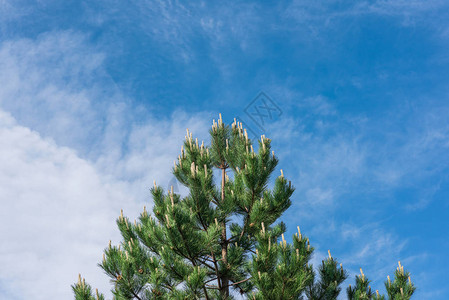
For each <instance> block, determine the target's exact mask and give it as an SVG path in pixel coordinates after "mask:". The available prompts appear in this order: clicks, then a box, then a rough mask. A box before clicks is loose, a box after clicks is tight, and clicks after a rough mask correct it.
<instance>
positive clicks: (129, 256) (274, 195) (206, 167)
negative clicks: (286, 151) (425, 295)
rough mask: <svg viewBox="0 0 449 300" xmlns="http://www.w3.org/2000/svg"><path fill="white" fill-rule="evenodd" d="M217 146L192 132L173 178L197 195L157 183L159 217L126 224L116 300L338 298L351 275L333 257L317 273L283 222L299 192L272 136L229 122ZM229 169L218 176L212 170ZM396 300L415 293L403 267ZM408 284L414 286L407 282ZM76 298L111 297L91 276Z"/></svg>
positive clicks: (112, 252) (363, 288)
mask: <svg viewBox="0 0 449 300" xmlns="http://www.w3.org/2000/svg"><path fill="white" fill-rule="evenodd" d="M210 136H211V145H210V147H207V146H204V144H203V143H201V145H200V144H199V143H198V140H197V139H195V140H194V139H193V137H192V134H191V133H190V132H189V131H188V130H187V135H186V140H185V142H184V144H183V146H182V147H181V154H180V155H179V156H178V161H177V162H175V164H174V168H173V174H174V175H175V176H176V178H177V180H178V181H179V182H180V183H182V184H183V185H185V186H186V187H187V188H188V190H189V194H188V195H187V196H186V197H183V198H181V196H180V195H178V194H175V193H174V192H173V188H172V189H171V190H170V191H168V192H166V191H164V190H163V189H162V188H161V187H160V186H157V185H156V183H155V184H154V187H153V188H152V189H151V194H152V197H153V202H154V206H153V213H152V215H150V214H149V213H148V212H147V211H146V208H145V207H144V210H143V212H142V213H141V215H140V217H139V219H138V220H136V221H134V222H130V221H129V219H128V218H127V217H124V216H123V211H121V214H120V216H119V218H118V219H117V226H118V228H119V230H120V232H121V234H122V237H123V241H122V242H121V243H120V245H118V246H112V245H111V243H109V246H108V247H107V248H106V249H105V251H104V255H103V261H102V262H101V263H100V264H99V266H100V267H101V268H102V269H103V270H104V272H105V273H106V274H107V275H108V276H109V278H110V280H111V283H112V284H113V288H112V293H113V295H114V299H233V297H232V293H231V292H230V291H232V290H234V291H235V292H237V293H241V294H242V295H245V296H246V298H249V299H270V300H271V299H273V300H275V299H303V298H304V297H306V298H307V299H337V296H338V295H339V294H340V292H341V284H342V283H343V281H344V280H345V279H346V278H347V272H346V271H345V270H343V267H342V266H341V264H339V263H338V262H337V260H336V259H335V258H333V257H332V256H331V255H330V252H329V258H328V259H326V260H324V261H323V262H322V264H321V265H320V266H319V268H318V276H317V274H315V271H314V269H313V266H312V265H311V264H310V263H309V261H310V259H311V257H312V254H313V250H314V249H313V248H312V247H311V246H310V243H309V239H308V238H307V237H306V236H304V235H302V234H301V232H300V229H299V227H298V232H297V233H296V234H295V235H294V236H293V240H292V243H291V244H288V243H287V242H286V240H285V237H284V233H285V232H286V226H285V224H284V223H283V222H279V220H278V219H279V217H280V216H281V215H282V214H283V213H284V211H285V210H287V209H288V208H289V207H290V205H291V199H290V198H291V196H292V194H293V192H294V188H293V187H292V184H291V182H290V181H288V180H287V179H286V178H285V177H284V175H283V173H282V170H281V175H280V176H278V177H277V178H275V180H274V186H273V189H269V188H268V183H269V180H270V177H271V175H272V173H273V171H274V169H275V168H276V166H277V164H278V159H277V158H276V157H275V155H274V152H273V151H271V140H270V139H268V138H266V137H265V136H262V137H261V139H260V140H259V141H258V151H257V152H255V151H254V149H253V144H252V141H251V140H250V139H249V138H248V135H247V133H246V130H244V129H243V128H242V124H240V123H238V122H236V121H234V123H233V124H232V126H231V127H229V126H227V125H225V124H224V123H223V121H222V120H221V116H220V119H219V120H218V123H216V122H215V121H214V122H213V126H212V128H211V130H210ZM214 169H218V170H219V171H220V176H219V178H215V177H214V173H213V170H214ZM395 276H396V277H395V280H394V281H393V283H390V282H389V281H388V283H387V284H386V287H387V291H388V297H389V299H409V298H410V296H411V295H412V294H413V292H414V290H415V287H414V286H413V285H412V284H411V282H410V280H409V277H408V273H407V272H404V270H403V268H402V267H401V266H400V268H398V270H397V271H396V274H395ZM407 280H408V281H407ZM368 283H369V281H368V279H366V278H365V276H364V275H363V274H362V275H361V276H357V277H356V286H355V287H354V288H351V287H349V288H348V290H347V294H348V298H349V299H384V297H383V296H382V297H380V298H373V297H376V296H373V294H372V292H371V289H370V288H369V286H368ZM72 288H73V291H74V294H75V299H77V300H78V299H79V300H81V299H83V300H90V299H103V298H104V297H103V295H100V294H98V291H97V292H96V295H93V291H92V288H91V287H90V286H89V285H88V284H86V283H85V282H84V279H83V280H82V279H81V277H80V279H79V282H78V283H77V284H75V285H73V286H72Z"/></svg>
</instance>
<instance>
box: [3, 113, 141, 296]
mask: <svg viewBox="0 0 449 300" xmlns="http://www.w3.org/2000/svg"><path fill="white" fill-rule="evenodd" d="M0 120H1V126H0V137H1V138H0V176H1V179H0V182H1V185H0V199H1V201H2V206H3V209H2V218H1V219H2V226H1V227H0V235H1V236H2V238H3V240H4V241H5V242H4V243H2V245H1V246H0V251H1V258H0V260H1V262H0V264H1V265H2V269H1V271H0V278H1V280H2V281H3V280H6V279H7V280H8V281H9V284H8V288H9V289H10V292H11V293H13V294H16V296H17V297H18V298H20V299H31V298H32V299H49V298H58V299H67V298H70V297H71V291H70V284H71V283H73V282H74V281H76V275H77V273H78V272H82V273H83V274H85V275H86V276H87V277H88V278H89V279H91V280H92V283H94V284H95V285H97V286H99V287H100V288H102V287H103V288H104V287H106V286H107V280H105V278H102V277H100V276H98V275H99V272H98V271H97V270H95V269H96V266H95V264H96V263H97V262H98V261H100V258H101V253H102V249H103V248H104V247H105V245H106V244H107V241H108V240H109V239H114V240H117V237H118V235H117V230H115V224H114V221H115V217H116V215H117V211H118V210H119V207H120V206H121V205H124V203H123V199H127V197H126V194H125V193H124V190H123V189H120V188H117V187H115V185H114V184H111V183H110V182H104V181H103V178H102V176H101V175H100V174H99V173H98V171H97V170H95V168H94V167H93V166H92V165H91V164H90V163H89V162H87V161H85V160H83V159H80V158H79V157H78V156H77V155H76V154H75V153H74V151H73V150H71V149H68V148H65V147H58V146H57V145H56V144H55V143H54V142H53V141H52V140H50V139H43V138H42V137H41V136H40V135H39V134H38V133H37V132H34V131H31V130H29V129H28V128H26V127H23V126H20V125H18V124H16V122H15V121H14V120H13V118H12V117H11V116H10V115H8V114H7V113H5V112H3V111H1V112H0ZM126 204H127V206H130V207H132V208H133V209H135V207H134V205H133V202H131V201H130V202H128V203H126ZM50 283H51V285H50Z"/></svg>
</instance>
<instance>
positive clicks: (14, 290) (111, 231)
mask: <svg viewBox="0 0 449 300" xmlns="http://www.w3.org/2000/svg"><path fill="white" fill-rule="evenodd" d="M103 59H104V55H103V54H101V53H99V52H98V51H96V49H95V48H93V47H91V45H90V44H89V43H88V42H87V40H86V38H85V36H83V35H80V34H78V33H74V32H53V33H47V34H44V35H42V36H40V37H39V38H38V39H37V40H29V39H22V40H16V41H8V42H4V43H3V44H2V45H1V47H0V64H1V68H0V79H1V81H2V84H3V87H4V88H2V89H1V91H0V155H1V157H0V201H2V204H3V210H2V212H1V216H2V226H1V228H0V235H1V236H2V237H3V238H4V240H5V241H6V242H5V243H2V245H1V246H0V253H1V256H2V258H1V261H0V265H2V269H1V270H0V287H1V288H0V297H3V296H5V297H6V295H8V297H9V295H11V297H16V298H17V299H51V298H58V299H70V298H73V295H72V292H71V288H70V285H71V284H72V283H74V282H75V281H76V280H77V275H78V273H82V275H83V276H85V277H86V280H87V281H88V282H89V283H91V284H92V285H93V286H94V287H98V288H99V289H100V290H101V291H103V292H105V293H106V294H109V293H108V291H109V288H110V285H109V283H108V278H107V276H106V275H104V274H103V273H102V271H101V269H99V268H98V267H97V266H96V264H97V263H98V262H99V261H100V260H101V255H102V252H103V248H104V247H105V246H106V245H107V243H108V240H109V239H112V240H113V241H115V242H116V243H117V242H118V241H119V240H120V237H119V232H118V229H116V225H115V219H116V217H117V216H118V214H119V211H120V208H123V209H124V211H125V214H126V215H128V216H129V217H130V218H131V219H134V218H136V217H137V216H138V214H139V212H140V211H141V209H142V206H143V205H147V207H149V208H150V207H151V205H152V202H151V199H150V193H149V191H148V188H149V187H151V186H152V182H153V180H156V181H157V182H158V183H159V184H161V185H162V186H163V187H164V188H166V186H167V185H168V182H169V180H170V179H171V178H172V176H171V167H172V164H173V160H174V159H176V157H177V155H178V153H179V147H180V145H181V143H182V140H183V138H184V135H185V128H186V127H189V128H190V129H191V131H192V132H193V134H194V135H196V136H198V137H199V138H207V130H208V128H209V126H208V123H209V122H208V120H209V118H210V117H209V115H208V114H206V113H203V114H197V115H188V114H186V113H183V112H181V111H175V112H173V114H172V115H171V116H169V117H163V118H162V117H160V116H157V115H154V114H152V113H151V112H148V111H144V112H143V113H144V114H145V117H146V118H145V119H144V121H141V122H139V123H137V121H136V120H135V119H133V118H134V117H135V116H136V115H139V113H140V115H141V114H143V113H142V112H141V111H140V112H139V109H140V108H134V107H131V106H130V105H129V101H128V100H127V99H126V98H124V97H123V96H122V95H121V94H120V92H119V91H118V90H117V89H115V87H114V86H113V85H109V83H110V81H108V77H107V75H105V74H104V66H103ZM106 86H107V88H108V89H110V90H111V91H110V92H108V93H104V92H103V91H104V90H105V87H106ZM206 115H207V117H205V116H206ZM99 120H100V121H99ZM50 283H51V284H50Z"/></svg>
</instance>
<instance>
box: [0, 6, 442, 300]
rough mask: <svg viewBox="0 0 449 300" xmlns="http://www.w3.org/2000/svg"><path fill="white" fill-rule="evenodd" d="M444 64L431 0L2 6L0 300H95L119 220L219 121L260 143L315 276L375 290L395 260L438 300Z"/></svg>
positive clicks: (144, 201) (438, 15)
mask: <svg viewBox="0 0 449 300" xmlns="http://www.w3.org/2000/svg"><path fill="white" fill-rule="evenodd" d="M448 53H449V4H448V3H447V2H446V1H443V0H430V1H417V0H409V1H405V0H397V1H393V0H390V1H387V0H383V1H357V2H353V1H272V2H269V1H265V2H263V3H258V2H234V3H227V4H222V3H219V2H214V3H211V2H200V1H198V2H192V3H187V2H174V1H132V2H131V3H125V1H111V0H109V1H63V2H61V1H17V0H16V1H9V0H3V1H0V82H1V85H0V200H1V201H2V203H4V205H3V207H4V209H3V210H2V211H1V212H0V216H1V218H0V219H1V220H2V221H1V222H2V226H1V229H0V235H1V237H2V239H3V240H4V241H5V240H6V241H7V242H6V243H2V245H1V246H0V254H1V255H0V265H2V268H1V270H0V298H8V299H29V298H32V299H50V298H59V299H66V298H67V299H69V298H70V297H72V296H71V290H70V284H71V283H73V282H74V281H76V279H77V275H78V273H79V272H81V273H82V274H83V276H85V277H86V280H87V281H89V282H90V283H92V285H94V286H96V287H99V288H100V289H101V290H103V291H105V292H107V291H108V287H109V284H108V280H107V278H106V277H105V276H104V275H103V274H102V272H101V270H100V269H99V268H98V267H96V263H97V262H98V261H100V260H101V253H102V249H103V248H104V247H105V245H107V242H108V241H109V239H112V240H113V241H115V242H118V241H119V236H118V233H117V230H116V229H115V225H114V221H115V218H116V217H117V216H118V213H119V211H120V208H123V209H124V211H125V214H127V215H129V216H130V217H131V218H135V217H137V216H138V214H139V212H140V211H141V209H142V207H143V205H147V206H150V205H151V202H150V200H149V193H148V187H149V186H151V184H152V182H153V180H156V181H157V182H159V183H160V184H162V185H168V182H170V180H171V178H172V177H171V175H170V168H171V166H172V162H173V159H175V158H176V157H177V155H178V152H179V147H180V145H181V143H182V139H183V137H184V134H185V129H186V128H187V127H188V128H189V129H190V130H191V131H192V132H193V134H194V135H195V136H197V137H199V138H200V139H207V130H208V128H209V126H210V124H211V121H212V119H213V118H217V115H218V113H222V114H223V116H224V119H225V121H227V122H229V123H230V122H231V121H232V120H233V118H234V117H239V118H240V119H241V120H242V121H243V122H245V124H246V125H247V126H248V128H249V129H251V130H252V131H253V132H254V133H255V134H256V135H260V134H266V135H267V137H270V138H272V139H273V147H274V150H275V152H276V154H277V155H278V156H279V158H280V164H279V169H281V168H282V169H283V170H284V174H285V176H286V177H288V178H289V179H291V180H292V183H293V185H294V186H295V187H296V188H297V189H296V192H295V194H294V198H293V205H292V207H291V208H290V210H289V211H288V212H287V213H286V214H285V215H284V217H283V220H284V221H285V222H286V223H287V226H288V228H289V233H291V234H293V232H294V231H295V230H296V226H297V225H300V226H301V228H302V231H303V232H304V233H305V234H306V235H308V236H309V237H310V240H311V243H312V245H313V246H315V248H316V255H315V258H314V262H319V261H320V260H321V259H322V258H324V257H325V256H326V255H327V250H328V249H330V250H331V252H332V254H333V256H335V257H337V259H339V260H340V261H341V262H342V263H343V265H344V266H346V268H347V269H348V270H349V271H350V272H351V278H350V279H349V280H348V281H347V282H346V285H347V284H349V283H352V282H353V277H354V275H355V274H356V273H357V272H358V270H359V268H360V267H362V268H363V270H364V273H365V274H366V275H367V276H368V277H369V278H370V279H371V280H373V283H372V287H373V288H374V289H379V290H380V291H384V288H383V281H384V280H385V279H386V276H387V275H390V276H391V275H392V274H393V271H394V269H395V267H396V265H397V261H398V260H400V261H401V262H402V263H403V265H404V266H405V268H406V269H408V270H409V271H411V273H412V280H413V281H414V282H415V283H416V285H417V286H418V290H417V292H416V297H415V298H416V299H446V298H447V296H446V295H448V294H449V288H448V287H447V284H446V280H445V273H444V271H445V269H446V268H447V267H448V266H449V260H448V258H447V253H449V241H448V239H447V237H448V236H449V221H448V220H449V218H448V217H449V200H448V196H449V178H448V174H449V173H448V171H449V170H448V169H449V155H448V150H449V118H448V116H449V102H448V100H449V96H448V95H449V82H448V81H449V80H448V78H449V54H448ZM261 92H264V93H265V95H266V96H267V97H268V98H269V100H267V101H268V102H267V103H268V104H269V105H271V107H275V106H277V107H278V110H277V111H273V115H272V117H271V118H270V117H265V118H264V119H263V120H264V124H263V126H258V125H261V119H257V118H255V119H254V120H253V119H251V117H250V115H249V114H247V113H246V112H254V107H255V106H254V105H255V103H256V104H257V103H259V104H260V103H262V102H260V101H262V100H261V99H262V98H257V96H258V95H260V93H261ZM253 100H255V102H253ZM273 105H275V106H273ZM261 111H264V110H263V108H261ZM264 112H266V111H264ZM253 117H254V116H253ZM276 172H279V170H277V171H276ZM37 274H40V276H38V279H36V275H37ZM39 297H41V298H39Z"/></svg>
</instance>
